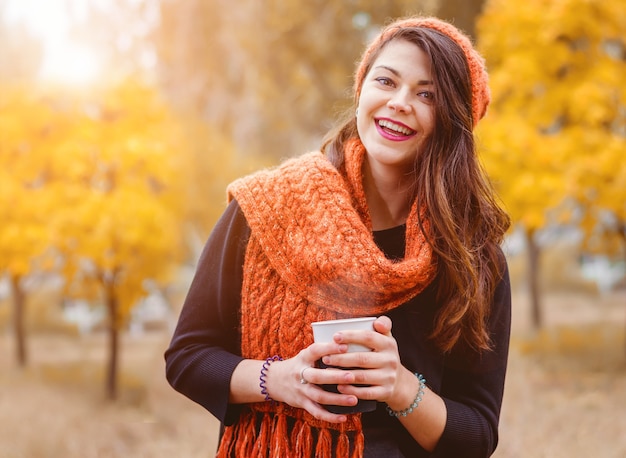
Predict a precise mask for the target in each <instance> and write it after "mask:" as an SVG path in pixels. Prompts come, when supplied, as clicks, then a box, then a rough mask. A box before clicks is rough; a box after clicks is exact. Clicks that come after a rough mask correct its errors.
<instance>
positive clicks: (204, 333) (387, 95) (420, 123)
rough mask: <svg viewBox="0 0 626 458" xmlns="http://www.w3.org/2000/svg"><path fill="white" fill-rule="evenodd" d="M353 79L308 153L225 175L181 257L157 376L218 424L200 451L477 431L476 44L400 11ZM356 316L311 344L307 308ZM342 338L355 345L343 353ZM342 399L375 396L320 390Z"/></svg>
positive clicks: (480, 395) (487, 325) (481, 203)
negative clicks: (201, 235)
mask: <svg viewBox="0 0 626 458" xmlns="http://www.w3.org/2000/svg"><path fill="white" fill-rule="evenodd" d="M354 92H355V105H356V106H355V110H354V111H353V112H352V113H351V115H350V116H349V117H348V118H347V119H346V120H345V121H344V122H343V123H342V124H341V125H340V126H339V127H338V128H337V130H336V131H334V132H333V133H331V134H330V135H329V136H328V138H327V140H326V141H325V143H324V145H323V148H322V152H321V153H320V152H315V153H309V154H305V155H303V156H301V157H299V158H295V159H291V160H289V161H287V162H285V163H284V164H282V165H281V166H280V167H278V168H276V169H273V170H266V171H261V172H259V173H256V174H254V175H252V176H250V177H245V178H243V179H240V180H238V181H236V182H234V183H233V184H231V185H230V186H229V189H228V192H229V198H230V203H229V205H228V208H227V209H226V211H225V213H224V215H223V216H222V218H221V219H220V221H219V222H218V223H217V225H216V227H215V228H214V230H213V233H212V234H211V236H210V238H209V240H208V242H207V245H206V247H205V249H204V252H203V254H202V256H201V259H200V261H199V265H198V269H197V272H196V275H195V278H194V280H193V282H192V285H191V287H190V290H189V293H188V296H187V298H186V301H185V303H184V306H183V309H182V312H181V316H180V320H179V323H178V326H177V328H176V331H175V333H174V336H173V339H172V342H171V345H170V347H169V349H168V350H167V352H166V355H165V356H166V362H167V377H168V380H169V382H170V383H171V384H172V386H173V387H174V388H175V389H176V390H178V391H180V392H181V393H183V394H184V395H186V396H188V397H189V398H190V399H192V400H194V401H195V402H197V403H199V404H201V405H202V406H204V407H205V408H207V409H208V410H209V411H210V412H211V413H212V414H213V415H215V416H216V417H217V418H218V419H219V420H220V421H221V422H222V424H223V426H224V429H223V431H222V433H223V434H222V437H221V443H220V448H219V451H218V456H224V457H225V456H238V457H251V456H255V457H256V456H271V457H279V456H280V457H282V456H294V457H301V456H306V457H309V456H316V457H322V456H338V457H342V456H366V457H378V456H380V457H385V458H389V457H402V456H405V457H409V456H411V457H414V456H431V455H432V456H454V457H457V456H463V457H470V456H489V455H491V453H492V452H493V451H494V449H495V447H496V444H497V438H498V432H497V431H498V418H499V413H500V407H501V403H502V395H503V386H504V377H505V372H506V362H507V354H508V342H509V333H510V286H509V280H508V273H507V268H506V262H505V259H504V256H503V254H502V252H501V250H500V248H499V244H500V242H501V241H502V238H503V234H504V232H505V231H506V229H507V228H508V225H509V220H508V217H507V216H506V214H505V213H503V211H502V210H501V209H500V208H499V207H498V205H497V204H496V202H495V198H494V196H493V193H492V191H491V189H490V188H489V186H488V183H487V181H486V179H485V177H484V175H483V173H482V171H481V169H480V167H479V165H478V161H477V158H476V153H475V149H474V139H473V133H472V131H473V128H474V127H475V125H476V123H477V122H478V121H479V120H480V119H481V118H482V117H483V115H484V114H485V112H486V109H487V105H488V103H489V89H488V86H487V74H486V72H485V69H484V65H483V60H482V58H481V57H480V56H479V55H478V53H477V52H476V51H475V50H474V49H473V48H472V45H471V43H470V41H469V39H468V38H467V37H466V36H465V35H463V34H462V33H461V32H460V31H458V30H457V29H456V28H454V27H453V26H452V25H450V24H448V23H446V22H443V21H440V20H438V19H435V18H407V19H403V20H399V21H396V22H395V23H393V24H391V25H389V26H388V27H386V28H385V29H384V30H383V31H382V32H381V34H380V35H379V36H378V37H377V38H376V39H375V40H374V41H373V43H372V44H371V45H370V46H369V47H368V48H367V49H366V51H365V53H364V55H363V58H362V60H361V62H360V64H359V66H358V68H357V70H356V74H355V85H354ZM359 316H378V319H377V320H376V321H375V323H374V331H351V332H339V333H337V334H336V335H335V336H334V342H332V343H324V344H322V343H313V338H312V332H311V323H312V322H314V321H321V320H329V319H336V318H346V317H359ZM349 343H359V344H362V345H365V346H366V347H368V348H371V349H373V351H372V352H357V353H347V351H346V350H347V344H349ZM320 359H322V361H323V362H324V363H325V364H327V365H331V366H339V367H343V368H355V367H358V368H360V369H347V370H333V369H322V368H319V366H318V365H316V362H317V361H318V360H320ZM326 384H337V385H338V391H339V392H338V393H332V392H327V391H324V390H323V389H322V388H321V387H320V386H321V385H326ZM358 399H369V400H376V401H377V402H378V407H377V409H376V410H375V411H373V412H366V413H362V414H349V415H346V414H335V413H331V412H329V411H328V410H326V409H325V408H324V406H325V405H339V406H353V405H355V404H356V403H357V400H358Z"/></svg>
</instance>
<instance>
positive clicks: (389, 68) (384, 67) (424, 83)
mask: <svg viewBox="0 0 626 458" xmlns="http://www.w3.org/2000/svg"><path fill="white" fill-rule="evenodd" d="M374 68H383V69H385V70H387V71H389V72H391V73H393V74H394V75H396V76H397V77H398V78H400V77H401V75H400V72H399V71H398V70H396V69H395V68H392V67H388V66H387V65H377V66H376V67H374ZM417 84H418V85H419V86H425V85H429V84H433V82H432V81H431V80H419V81H418V82H417Z"/></svg>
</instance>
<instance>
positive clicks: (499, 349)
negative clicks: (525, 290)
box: [434, 270, 511, 458]
mask: <svg viewBox="0 0 626 458" xmlns="http://www.w3.org/2000/svg"><path fill="white" fill-rule="evenodd" d="M510 329H511V287H510V281H509V275H508V270H505V272H504V276H503V278H502V280H501V281H500V283H499V285H498V286H497V288H496V291H495V294H494V300H493V304H492V310H491V314H490V317H489V330H490V335H491V339H492V345H493V351H488V352H484V353H483V354H481V355H479V356H477V355H471V354H469V353H463V352H460V353H459V354H455V355H451V356H450V357H449V360H448V362H447V363H446V364H445V368H444V374H443V378H442V386H441V395H442V397H443V400H444V403H445V405H446V408H447V412H448V416H447V422H446V426H445V429H444V432H443V435H442V437H441V439H440V441H439V444H438V446H437V449H436V451H435V454H434V455H435V456H442V457H448V456H464V457H468V458H469V457H488V456H490V455H491V454H492V453H493V452H494V450H495V448H496V446H497V444H498V422H499V417H500V409H501V406H502V398H503V394H504V380H505V374H506V367H507V359H508V351H509V338H510Z"/></svg>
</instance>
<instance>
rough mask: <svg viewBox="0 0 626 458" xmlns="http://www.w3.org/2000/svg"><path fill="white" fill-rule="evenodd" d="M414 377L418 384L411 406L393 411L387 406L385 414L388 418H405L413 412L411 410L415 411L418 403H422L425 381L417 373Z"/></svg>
mask: <svg viewBox="0 0 626 458" xmlns="http://www.w3.org/2000/svg"><path fill="white" fill-rule="evenodd" d="M415 376H416V377H417V380H418V381H419V382H420V385H419V388H418V389H417V395H416V396H415V399H413V402H412V403H411V405H410V406H409V407H407V408H406V409H404V410H393V409H392V408H391V407H389V406H387V407H386V408H387V413H389V416H391V417H396V418H398V417H406V416H407V415H408V414H410V413H411V412H413V410H415V409H417V406H418V405H419V403H420V402H422V397H423V396H424V389H425V388H426V379H425V378H424V376H423V375H422V374H418V373H417V372H416V373H415Z"/></svg>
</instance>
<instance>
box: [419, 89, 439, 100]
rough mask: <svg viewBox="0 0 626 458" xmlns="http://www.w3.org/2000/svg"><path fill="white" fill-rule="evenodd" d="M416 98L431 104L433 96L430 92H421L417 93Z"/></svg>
mask: <svg viewBox="0 0 626 458" xmlns="http://www.w3.org/2000/svg"><path fill="white" fill-rule="evenodd" d="M417 96H418V97H421V98H424V99H426V100H429V101H431V102H432V101H433V100H434V99H435V94H434V93H433V92H432V91H421V92H418V93H417Z"/></svg>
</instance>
